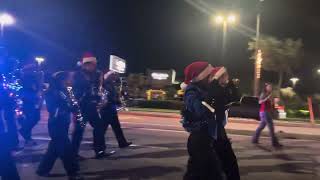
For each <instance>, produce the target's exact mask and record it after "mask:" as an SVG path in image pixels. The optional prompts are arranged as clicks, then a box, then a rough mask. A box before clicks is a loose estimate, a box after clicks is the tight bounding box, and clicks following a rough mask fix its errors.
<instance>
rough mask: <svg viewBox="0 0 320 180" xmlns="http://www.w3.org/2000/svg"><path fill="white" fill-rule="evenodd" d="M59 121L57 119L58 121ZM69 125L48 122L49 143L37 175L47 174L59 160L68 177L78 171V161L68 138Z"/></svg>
mask: <svg viewBox="0 0 320 180" xmlns="http://www.w3.org/2000/svg"><path fill="white" fill-rule="evenodd" d="M59 120H61V119H58V121H59ZM68 129H69V123H64V124H63V123H62V122H59V123H51V124H50V122H49V135H50V137H51V141H50V142H49V145H48V150H47V152H46V154H45V155H44V157H43V159H42V161H41V162H40V164H39V167H38V173H42V174H45V173H49V172H50V171H51V169H52V168H53V166H54V163H55V161H56V160H57V159H58V158H60V159H61V160H62V163H63V166H64V168H65V170H66V171H67V174H68V175H74V174H76V172H77V171H78V170H79V165H78V161H77V159H76V156H75V154H74V152H73V149H72V144H71V141H70V139H69V137H68Z"/></svg>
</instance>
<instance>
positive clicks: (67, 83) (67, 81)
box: [64, 73, 73, 87]
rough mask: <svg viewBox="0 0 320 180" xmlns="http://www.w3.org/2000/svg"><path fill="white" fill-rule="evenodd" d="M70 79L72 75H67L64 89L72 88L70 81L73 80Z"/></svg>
mask: <svg viewBox="0 0 320 180" xmlns="http://www.w3.org/2000/svg"><path fill="white" fill-rule="evenodd" d="M72 77H73V76H72V74H71V73H68V75H67V77H66V79H65V80H64V85H65V86H66V87H68V86H72V79H73V78H72Z"/></svg>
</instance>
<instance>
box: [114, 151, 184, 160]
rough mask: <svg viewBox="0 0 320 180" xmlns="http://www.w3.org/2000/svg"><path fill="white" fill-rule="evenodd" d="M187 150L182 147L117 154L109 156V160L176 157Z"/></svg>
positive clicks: (182, 154)
mask: <svg viewBox="0 0 320 180" xmlns="http://www.w3.org/2000/svg"><path fill="white" fill-rule="evenodd" d="M187 155H188V154H187V151H186V150H184V149H176V150H168V151H158V152H146V153H140V154H133V155H128V156H118V157H110V158H109V159H110V160H117V159H136V158H158V159H160V158H176V157H181V156H187Z"/></svg>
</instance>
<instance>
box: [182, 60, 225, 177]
mask: <svg viewBox="0 0 320 180" xmlns="http://www.w3.org/2000/svg"><path fill="white" fill-rule="evenodd" d="M213 69H214V68H213V67H212V66H211V65H210V64H208V63H207V62H203V61H197V62H194V63H192V64H190V65H188V66H187V67H186V68H185V70H184V75H185V81H184V83H183V84H182V85H181V87H182V88H184V89H185V95H184V108H183V109H182V112H181V113H182V121H181V122H182V125H183V127H184V128H185V129H186V131H187V132H189V133H190V135H189V138H188V143H187V149H188V153H189V160H188V165H187V171H186V173H185V175H184V180H198V179H215V180H222V179H223V176H222V172H223V171H222V168H221V165H220V163H219V158H218V155H217V153H216V151H215V149H214V148H213V144H214V140H215V139H214V138H215V135H214V134H213V135H212V131H214V130H215V127H216V126H217V125H216V121H215V116H214V110H213V109H212V108H210V106H209V104H210V102H211V101H210V99H209V98H208V94H209V89H210V84H211V81H212V80H213V79H212V78H211V75H212V70H213Z"/></svg>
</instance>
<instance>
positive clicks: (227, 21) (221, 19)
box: [214, 13, 238, 56]
mask: <svg viewBox="0 0 320 180" xmlns="http://www.w3.org/2000/svg"><path fill="white" fill-rule="evenodd" d="M237 19H238V17H237V16H236V15H235V14H232V13H231V14H229V15H227V16H226V15H221V14H219V15H216V16H214V22H215V23H216V24H218V25H222V28H223V29H222V30H223V36H222V56H224V55H225V51H226V42H227V41H226V39H227V32H228V25H234V24H236V22H237Z"/></svg>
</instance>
